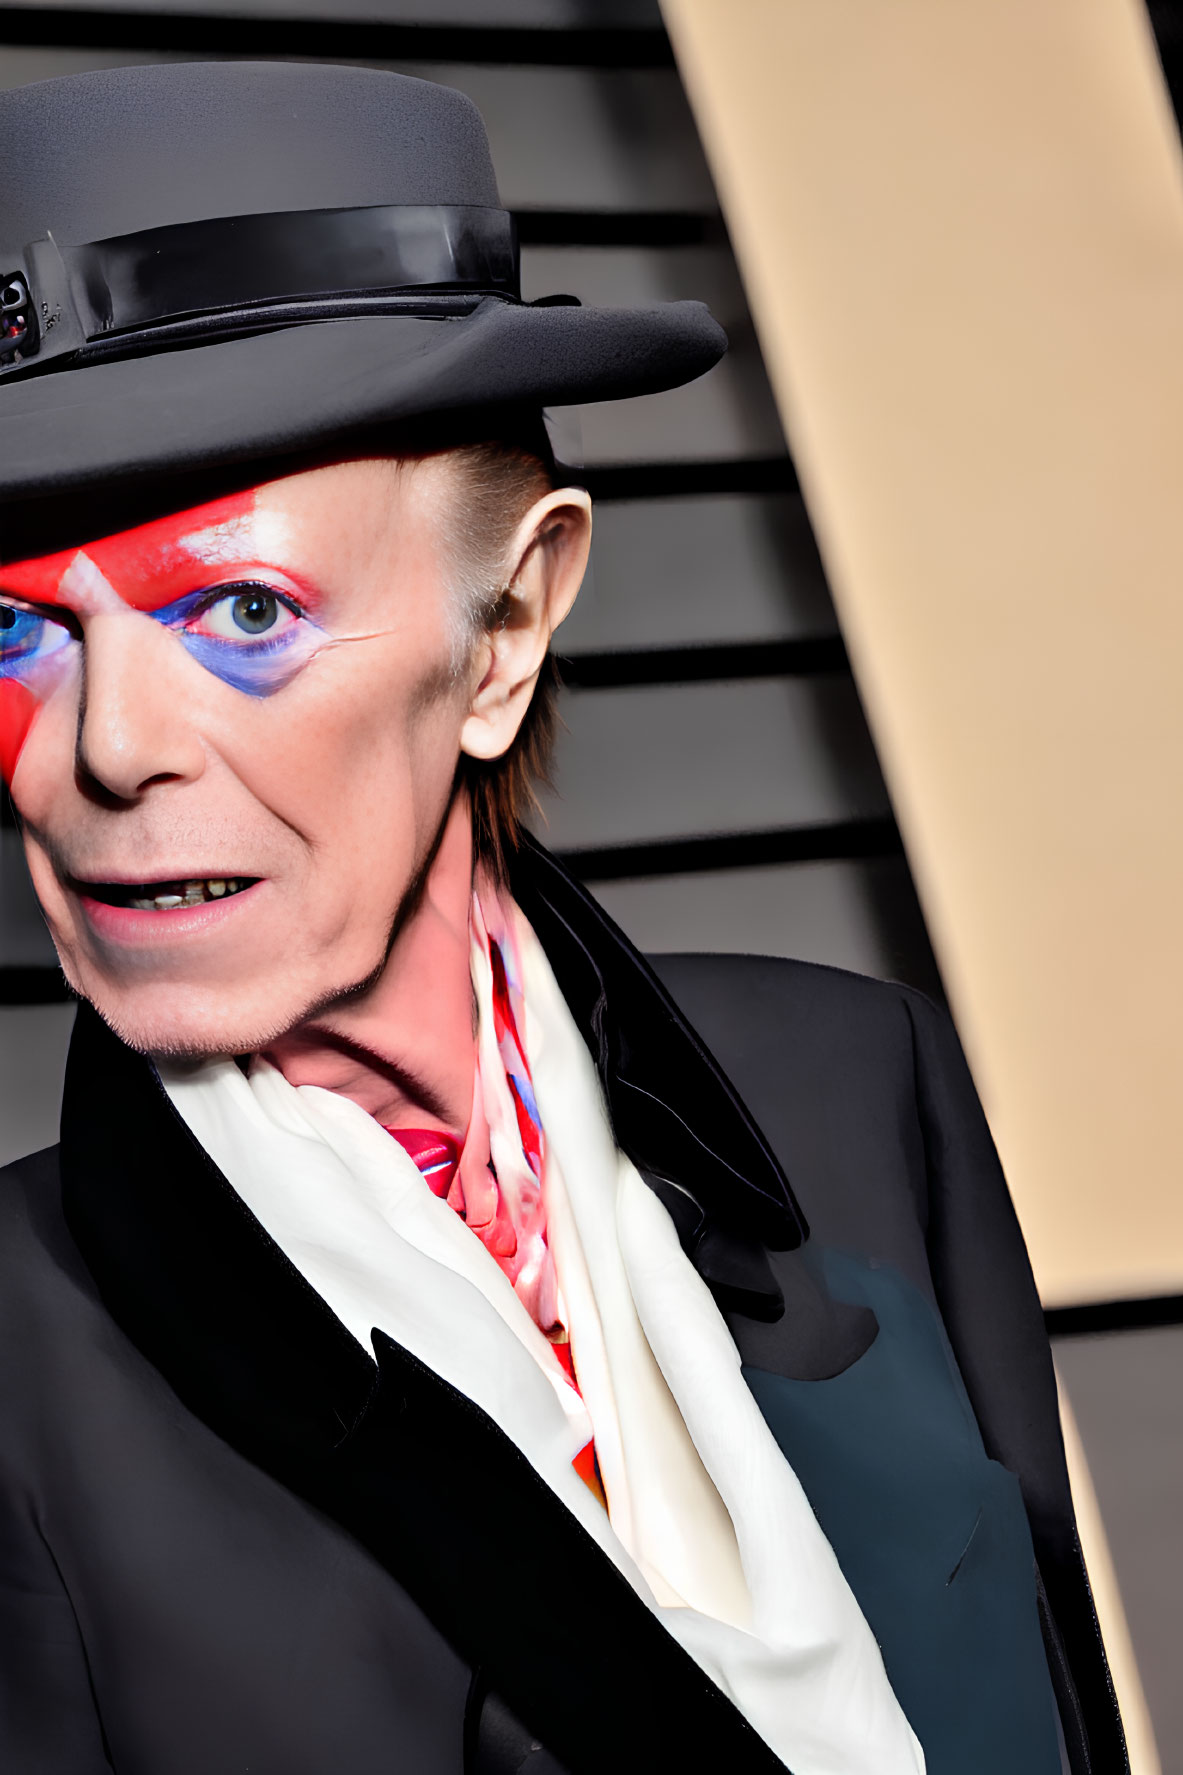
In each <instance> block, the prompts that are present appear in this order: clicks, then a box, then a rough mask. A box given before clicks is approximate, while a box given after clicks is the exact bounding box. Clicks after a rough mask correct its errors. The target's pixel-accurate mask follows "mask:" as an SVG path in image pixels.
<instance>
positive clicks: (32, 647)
mask: <svg viewBox="0 0 1183 1775" xmlns="http://www.w3.org/2000/svg"><path fill="white" fill-rule="evenodd" d="M73 639H74V637H73V635H72V634H71V633H70V630H69V629H68V628H67V627H66V626H65V624H63V623H59V622H52V621H51V620H50V618H49V617H45V616H38V615H36V614H35V613H34V612H33V611H31V610H20V609H18V608H17V607H16V606H15V605H14V604H2V603H0V678H27V677H28V676H29V674H30V673H31V672H32V671H33V669H34V667H36V666H38V665H40V664H41V662H42V661H43V660H47V659H50V658H51V657H52V656H53V655H54V654H55V653H59V652H60V651H61V650H62V648H63V647H68V646H69V645H70V644H71V642H72V641H73Z"/></svg>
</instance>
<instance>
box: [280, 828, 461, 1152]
mask: <svg viewBox="0 0 1183 1775" xmlns="http://www.w3.org/2000/svg"><path fill="white" fill-rule="evenodd" d="M471 898H472V822H471V816H470V812H469V806H468V801H467V798H466V797H465V796H464V795H463V794H462V793H460V794H457V795H456V796H455V798H454V799H453V802H452V805H451V807H450V809H449V811H448V815H447V818H446V820H445V822H444V828H443V832H442V835H441V837H440V842H439V844H438V846H437V847H436V852H435V855H434V857H433V858H432V861H431V863H430V865H429V866H428V870H427V874H426V877H425V879H424V881H423V884H422V888H421V890H420V892H419V895H418V898H417V900H416V903H415V906H414V908H413V910H412V911H411V913H410V915H409V916H408V917H407V918H406V919H405V920H404V921H403V924H402V926H401V928H400V930H399V932H398V935H397V936H396V938H395V940H394V942H393V944H392V945H391V949H390V954H389V956H388V958H387V961H386V964H385V966H384V967H383V969H382V972H381V974H380V975H379V976H378V979H377V980H376V981H375V983H374V985H373V986H371V987H370V988H369V989H368V990H367V991H366V992H365V994H364V995H363V996H362V997H360V998H359V999H357V1000H354V1001H351V1002H350V1003H349V1004H348V1005H345V1006H339V1007H337V1008H335V1009H332V1010H329V1011H325V1012H323V1013H321V1014H318V1015H317V1016H316V1017H313V1018H310V1019H309V1021H308V1022H307V1023H302V1024H300V1025H298V1027H297V1028H295V1029H293V1030H290V1031H289V1032H288V1033H287V1034H286V1035H284V1036H282V1037H280V1039H279V1040H278V1041H276V1042H273V1043H272V1044H271V1045H270V1047H268V1048H266V1049H265V1050H264V1058H265V1059H267V1060H269V1061H270V1062H271V1064H272V1065H273V1066H276V1067H278V1068H279V1070H280V1072H282V1073H283V1075H284V1077H285V1078H286V1079H287V1081H288V1083H289V1084H292V1085H321V1086H323V1087H324V1088H325V1089H326V1090H329V1091H336V1092H338V1093H339V1094H340V1095H341V1096H343V1097H349V1098H351V1099H352V1100H353V1102H354V1103H357V1104H360V1105H361V1107H362V1108H363V1109H364V1110H366V1111H367V1112H368V1113H369V1114H370V1115H372V1116H374V1117H375V1118H376V1119H377V1120H378V1121H379V1122H381V1123H383V1125H384V1126H386V1127H388V1128H400V1127H402V1128H410V1127H415V1128H440V1129H443V1130H445V1131H446V1132H448V1133H450V1134H452V1135H454V1136H455V1137H456V1138H458V1139H462V1138H463V1136H464V1132H465V1129H466V1128H467V1126H468V1118H469V1113H470V1111H471V1109H472V1091H473V1078H474V1076H475V1070H476V1035H475V1027H474V1025H475V1013H474V1006H473V994H472V978H471V974H470V970H469V911H470V903H471Z"/></svg>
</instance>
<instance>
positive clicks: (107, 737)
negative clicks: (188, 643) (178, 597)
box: [76, 611, 206, 801]
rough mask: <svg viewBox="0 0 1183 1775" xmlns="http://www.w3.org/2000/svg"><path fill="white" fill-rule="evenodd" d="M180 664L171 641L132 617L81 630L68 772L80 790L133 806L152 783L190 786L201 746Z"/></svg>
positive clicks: (180, 653) (109, 618)
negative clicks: (78, 698) (73, 768)
mask: <svg viewBox="0 0 1183 1775" xmlns="http://www.w3.org/2000/svg"><path fill="white" fill-rule="evenodd" d="M187 663H188V661H187V656H186V655H185V653H184V650H183V649H182V648H180V647H179V646H178V645H177V641H176V638H175V636H173V635H171V634H170V633H169V631H168V630H167V629H164V628H161V627H160V625H159V624H157V623H155V622H153V621H152V619H151V617H149V616H144V615H142V614H140V613H139V612H135V611H125V612H123V611H121V612H115V611H111V612H104V613H102V614H100V615H96V616H92V617H91V618H89V620H88V621H87V623H86V627H85V644H84V648H83V665H82V703H81V708H80V710H79V717H78V739H77V752H76V764H77V769H78V774H79V777H80V778H81V780H82V781H83V783H84V784H87V783H89V784H90V785H92V786H96V787H98V788H99V789H100V790H102V791H104V792H105V793H106V794H107V795H113V796H115V797H117V798H118V799H119V800H120V801H135V800H137V799H138V798H139V797H140V796H141V795H143V794H144V792H145V790H147V789H149V788H150V787H152V785H153V784H158V783H173V782H186V781H193V780H195V779H196V778H197V777H199V776H200V775H201V773H202V771H203V770H204V769H205V757H206V754H205V746H204V744H203V742H202V738H201V734H200V732H199V731H198V728H197V727H196V725H195V724H194V720H193V699H192V687H191V686H186V685H185V684H183V683H180V682H179V679H181V678H182V677H184V676H186V673H185V666H186V664H187Z"/></svg>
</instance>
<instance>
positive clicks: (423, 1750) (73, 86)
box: [0, 65, 1124, 1775]
mask: <svg viewBox="0 0 1183 1775" xmlns="http://www.w3.org/2000/svg"><path fill="white" fill-rule="evenodd" d="M0 160H2V163H3V164H4V166H5V167H6V169H15V170H9V171H7V172H6V178H7V179H8V188H7V189H6V193H5V199H4V219H3V234H2V238H3V239H4V241H5V242H6V245H5V246H4V247H3V248H2V249H0V273H2V274H3V279H4V281H3V285H2V286H0V295H2V298H3V302H4V304H5V331H4V339H3V341H0V364H2V365H3V368H2V369H0V383H3V386H2V387H0V436H2V438H3V445H4V449H3V461H4V464H5V468H4V495H5V499H6V501H7V504H6V505H5V508H4V509H5V513H6V517H5V521H4V526H3V531H2V532H0V535H2V543H0V560H2V562H3V565H2V566H0V738H2V751H3V763H4V769H5V774H6V777H7V779H8V781H9V784H10V787H11V793H12V799H13V803H14V806H15V808H16V810H17V813H18V817H19V819H20V821H21V825H22V831H23V834H24V841H25V847H26V854H27V857H28V861H29V865H30V869H31V873H32V877H33V881H34V885H35V887H36V889H37V893H38V896H39V899H40V901H41V905H42V908H43V910H44V912H45V915H46V918H47V921H48V923H49V926H50V930H51V932H52V934H53V937H54V940H55V943H56V944H57V947H58V952H59V955H60V957H61V961H62V965H63V968H64V969H65V972H66V976H67V978H68V980H69V981H70V983H71V985H72V986H73V987H74V989H75V990H76V992H77V993H78V994H79V996H80V999H81V1000H82V1003H81V1005H80V1009H79V1014H78V1023H77V1028H76V1033H75V1038H74V1042H73V1045H72V1048H71V1055H70V1063H69V1070H68V1077H67V1084H66V1098H65V1105H64V1110H63V1122H62V1141H61V1145H60V1147H58V1148H55V1149H52V1150H51V1151H49V1152H47V1153H43V1154H39V1155H36V1156H35V1157H34V1158H32V1159H29V1160H26V1161H23V1162H21V1163H19V1164H17V1165H15V1166H12V1167H10V1168H9V1170H8V1171H7V1173H6V1174H5V1176H4V1179H3V1187H2V1192H0V1214H2V1215H3V1217H4V1235H3V1240H2V1242H0V1266H2V1268H0V1323H2V1325H3V1335H2V1336H0V1746H2V1747H3V1750H4V1751H5V1753H6V1764H5V1766H6V1767H12V1768H14V1769H18V1770H20V1771H22V1772H24V1771H29V1772H30V1775H32V1772H41V1771H46V1772H53V1775H90V1772H91V1771H96V1770H109V1769H115V1770H118V1771H120V1772H127V1771H131V1772H139V1771H143V1772H151V1775H162V1772H163V1771H169V1772H170V1775H171V1772H172V1771H177V1772H179V1775H188V1772H189V1771H193V1772H194V1775H196V1772H197V1771H203V1772H205V1771H210V1770H215V1769H216V1770H223V1769H225V1770H230V1769H241V1770H244V1771H245V1770H252V1771H275V1772H276V1775H279V1772H280V1771H282V1772H283V1775H303V1772H305V1771H307V1772H309V1775H311V1772H312V1771H323V1770H329V1769H332V1770H334V1771H337V1770H341V1771H349V1772H350V1775H353V1772H355V1771H356V1772H357V1775H362V1772H363V1771H365V1772H368V1771H371V1770H379V1769H386V1768H394V1769H405V1770H408V1771H415V1772H416V1775H418V1772H419V1771H423V1772H425V1775H426V1772H428V1771H430V1772H435V1771H440V1772H441V1775H443V1772H444V1771H452V1772H459V1771H460V1770H461V1769H463V1770H466V1771H489V1772H493V1771H508V1770H518V1769H522V1768H525V1769H528V1770H529V1771H530V1772H531V1775H546V1772H547V1771H556V1770H567V1771H570V1772H572V1775H576V1772H582V1771H606V1770H613V1771H616V1770H628V1771H631V1770H642V1769H646V1770H650V1769H656V1768H664V1767H667V1766H681V1767H689V1768H700V1767H701V1768H726V1769H728V1770H732V1769H734V1770H743V1771H748V1770H751V1771H753V1772H754V1771H762V1770H769V1771H774V1770H776V1769H784V1768H789V1769H790V1770H792V1771H793V1772H794V1775H823V1772H824V1775H830V1772H835V1775H837V1772H841V1775H855V1772H856V1771H857V1772H863V1771H868V1772H869V1771H875V1772H876V1775H894V1772H896V1771H900V1772H904V1771H909V1772H912V1771H919V1770H921V1769H924V1768H927V1769H928V1770H929V1771H930V1772H931V1775H937V1772H940V1775H978V1772H980V1775H986V1771H996V1770H998V1769H1003V1768H1005V1769H1007V1770H1008V1771H1015V1772H1017V1775H1055V1771H1057V1770H1059V1769H1061V1768H1063V1767H1067V1768H1068V1769H1070V1770H1071V1771H1072V1772H1073V1775H1083V1772H1084V1771H1086V1770H1092V1771H1100V1770H1118V1769H1120V1768H1122V1767H1123V1766H1124V1752H1123V1750H1122V1745H1121V1732H1120V1725H1119V1722H1118V1720H1117V1716H1116V1712H1115V1709H1114V1706H1113V1701H1112V1690H1111V1688H1110V1687H1109V1686H1108V1678H1107V1674H1106V1671H1105V1663H1104V1654H1103V1650H1102V1648H1101V1644H1100V1639H1099V1635H1098V1632H1097V1627H1096V1621H1095V1617H1094V1614H1093V1611H1092V1606H1091V1601H1090V1599H1089V1594H1088V1588H1087V1581H1086V1579H1085V1575H1084V1571H1083V1567H1082V1565H1081V1562H1080V1556H1079V1549H1078V1546H1077V1543H1076V1540H1075V1532H1074V1528H1073V1521H1072V1510H1071V1502H1070V1499H1069V1496H1068V1492H1067V1482H1066V1476H1065V1472H1064V1464H1063V1453H1062V1448H1061V1445H1060V1441H1059V1432H1058V1426H1057V1420H1056V1414H1055V1395H1054V1387H1053V1383H1052V1377H1051V1368H1050V1359H1049V1356H1048V1351H1047V1346H1046V1342H1045V1340H1044V1339H1043V1334H1042V1326H1041V1319H1040V1314H1039V1308H1038V1302H1037V1300H1036V1297H1035V1293H1034V1289H1033V1286H1032V1283H1031V1278H1030V1274H1029V1271H1028V1269H1027V1266H1026V1260H1025V1256H1024V1253H1023V1248H1022V1243H1021V1239H1020V1237H1019V1234H1018V1230H1017V1227H1016V1225H1015V1222H1014V1218H1013V1214H1012V1212H1011V1209H1010V1205H1009V1202H1008V1200H1007V1197H1006V1192H1005V1185H1004V1184H1003V1182H1002V1179H1001V1176H1000V1174H999V1171H998V1168H997V1162H996V1160H995V1158H994V1155H993V1152H992V1149H991V1147H990V1143H989V1137H988V1134H987V1132H986V1129H985V1125H984V1122H983V1120H982V1117H981V1112H980V1110H979V1109H978V1107H977V1104H976V1101H975V1099H974V1096H973V1091H972V1086H971V1085H970V1084H969V1081H968V1077H967V1075H966V1073H965V1070H964V1064H963V1062H962V1061H961V1059H960V1056H959V1054H958V1052H957V1049H956V1044H955V1042H954V1040H953V1038H952V1036H951V1034H950V1032H949V1031H948V1028H947V1026H946V1025H945V1024H944V1023H943V1021H942V1019H941V1018H940V1017H939V1015H938V1014H937V1013H936V1012H934V1011H933V1009H932V1008H931V1007H930V1006H928V1005H927V1004H926V1003H925V1001H923V1000H921V999H919V998H918V997H917V996H916V995H914V994H912V993H909V992H907V991H905V990H903V989H897V988H891V987H884V986H879V985H875V984H872V983H869V982H865V981H860V980H857V979H854V978H851V977H845V976H842V975H838V974H831V973H829V972H828V971H825V970H815V969H810V968H806V967H803V966H801V965H799V964H790V963H772V962H762V961H757V960H751V959H743V960H738V959H735V958H666V959H663V960H662V961H661V962H660V964H658V965H659V968H660V977H659V975H658V974H655V973H654V972H653V971H652V970H651V968H650V967H649V966H648V965H647V964H646V963H645V962H644V961H643V960H642V958H641V957H639V956H638V955H637V954H636V953H635V951H633V950H632V949H631V947H630V946H629V944H628V943H627V942H626V940H625V939H624V938H623V937H622V936H621V934H620V933H619V932H618V931H616V930H615V929H614V927H612V925H611V924H610V923H609V921H608V920H607V919H606V918H605V917H604V915H603V914H602V913H601V912H600V911H599V909H598V908H597V907H596V905H595V903H594V902H593V901H592V900H591V899H590V898H589V897H588V896H586V895H585V894H584V893H583V892H582V890H581V889H580V888H579V887H578V886H577V884H575V883H574V882H572V881H571V880H570V879H569V878H568V877H567V876H566V875H565V873H564V872H563V870H562V869H561V868H560V867H559V866H558V864H557V863H556V862H555V861H554V859H552V858H550V857H549V856H547V854H546V853H545V852H544V851H543V850H541V849H540V848H539V847H538V846H536V845H535V844H534V843H533V842H531V841H529V840H528V839H526V838H525V837H524V836H523V834H522V832H521V829H520V819H521V815H522V812H523V809H524V806H525V803H526V799H527V797H528V792H529V785H530V782H531V780H532V779H533V777H534V775H535V774H536V773H537V771H538V770H539V768H541V766H542V765H543V764H544V761H545V753H546V741H547V735H548V726H549V721H550V695H551V682H550V677H549V672H550V668H549V666H548V664H547V658H548V654H547V650H548V645H549V642H550V638H551V635H552V633H553V631H554V629H555V628H556V627H557V625H558V624H559V623H560V622H561V621H562V619H563V617H564V615H565V614H566V612H567V610H568V608H569V607H570V604H571V602H572V600H573V598H574V596H575V594H576V591H577V589H578V585H579V581H580V578H581V576H582V572H583V567H584V563H585V560H586V555H587V548H588V541H589V533H590V516H589V510H588V503H587V499H586V496H585V495H584V494H583V493H582V491H581V490H580V489H578V488H573V487H568V486H563V485H562V484H561V482H560V481H559V477H558V476H557V475H556V472H555V467H554V463H553V460H552V459H551V458H550V455H549V451H548V449H547V446H546V443H545V437H544V434H543V432H542V429H541V424H540V420H539V412H540V409H541V408H542V406H543V405H544V404H547V403H552V402H562V401H577V400H582V399H596V398H601V399H602V398H612V397H614V396H620V395H625V394H632V393H637V392H641V391H643V390H645V389H652V388H657V387H661V386H670V385H673V384H675V383H676V382H678V381H681V380H686V379H687V378H689V377H690V376H692V375H695V374H697V373H699V372H700V371H702V370H703V369H705V368H707V367H709V365H710V363H712V362H713V361H714V360H715V359H716V357H717V356H718V354H719V352H720V351H721V349H722V339H721V336H720V335H719V333H718V330H717V328H715V326H714V324H713V322H711V320H710V318H709V317H708V316H707V315H706V313H705V311H704V310H702V309H701V308H700V307H698V305H695V304H678V305H673V306H671V307H670V308H667V309H656V310H649V311H643V312H640V313H630V312H615V311H596V310H585V309H581V308H579V307H577V306H572V305H571V304H570V302H569V301H565V300H564V301H561V302H559V303H557V304H556V305H541V306H538V307H528V306H526V305H523V304H522V303H521V302H520V299H519V298H518V296H517V291H516V267H515V261H514V255H513V248H512V238H511V235H510V232H509V230H508V227H507V222H506V219H505V217H504V215H503V213H502V212H501V211H500V210H499V209H498V208H497V199H496V191H495V187H494V185H493V180H492V174H491V170H490V168H489V166H488V159H487V149H486V148H485V145H484V141H483V134H482V132H481V130H480V125H479V120H477V119H476V117H475V114H474V113H473V112H472V111H471V108H470V107H468V106H467V104H466V102H465V101H463V100H462V99H460V98H459V97H458V95H455V94H452V93H449V92H447V91H445V90H442V89H439V88H434V87H431V86H428V85H425V84H423V83H420V82H415V81H407V80H403V79H401V78H399V77H397V76H394V75H384V74H376V73H368V72H363V71H361V70H356V69H344V68H336V69H318V68H307V67H295V66H293V67H287V66H280V65H276V66H260V67H251V66H241V65H240V66H223V67H217V68H199V67H176V68H140V69H134V70H116V71H114V72H111V73H106V74H101V75H89V76H83V77H78V78H76V79H73V80H67V81H61V82H53V83H49V84H48V85H46V86H43V87H41V88H30V89H26V90H25V91H23V92H15V93H10V94H6V95H4V96H3V97H2V98H0ZM741 1362H742V1364H743V1370H742V1373H741V1369H740V1364H741Z"/></svg>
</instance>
